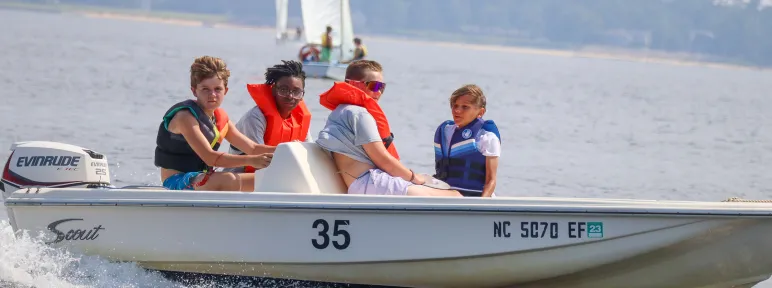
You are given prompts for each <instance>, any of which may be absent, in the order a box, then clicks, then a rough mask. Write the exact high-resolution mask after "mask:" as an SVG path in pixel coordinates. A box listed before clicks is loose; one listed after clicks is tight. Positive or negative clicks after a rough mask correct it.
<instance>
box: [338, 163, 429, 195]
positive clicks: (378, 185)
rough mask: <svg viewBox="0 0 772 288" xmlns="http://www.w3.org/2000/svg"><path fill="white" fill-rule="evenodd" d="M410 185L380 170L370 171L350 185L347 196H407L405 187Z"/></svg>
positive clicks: (410, 184)
mask: <svg viewBox="0 0 772 288" xmlns="http://www.w3.org/2000/svg"><path fill="white" fill-rule="evenodd" d="M412 185H414V184H413V183H410V182H408V181H405V179H402V178H401V177H394V176H391V175H389V173H386V172H384V171H383V170H381V169H370V170H369V171H367V172H365V173H364V174H362V175H360V176H359V177H358V178H357V179H356V180H354V182H352V183H351V186H349V187H348V194H365V195H407V187H410V186H412Z"/></svg>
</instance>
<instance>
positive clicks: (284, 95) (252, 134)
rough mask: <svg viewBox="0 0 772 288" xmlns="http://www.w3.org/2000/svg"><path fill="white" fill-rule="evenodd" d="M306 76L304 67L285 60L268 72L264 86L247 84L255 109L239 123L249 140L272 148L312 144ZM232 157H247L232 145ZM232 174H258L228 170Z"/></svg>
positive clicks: (240, 129)
mask: <svg viewBox="0 0 772 288" xmlns="http://www.w3.org/2000/svg"><path fill="white" fill-rule="evenodd" d="M305 86H306V74H305V72H303V64H302V63H300V62H297V61H282V64H277V65H274V66H273V67H270V68H268V69H267V70H266V71H265V84H247V91H248V92H249V95H250V96H251V97H252V100H253V101H254V102H255V104H256V105H255V107H253V108H252V109H250V110H249V111H247V113H246V114H244V116H242V117H241V119H239V121H238V123H236V128H237V129H239V131H243V133H244V135H246V136H247V137H248V138H249V139H251V140H252V141H254V142H255V143H258V144H265V145H268V146H271V147H275V146H276V145H279V143H284V142H290V141H308V142H310V141H311V137H310V135H309V133H308V129H309V128H310V126H311V112H310V111H309V110H308V108H307V107H306V104H305V102H303V96H304V95H305V90H304V89H305ZM229 152H230V153H231V154H236V155H240V154H244V153H242V152H241V151H240V150H239V149H238V148H236V147H233V145H231V147H230V150H229ZM225 171H229V172H236V173H240V172H247V173H251V172H254V171H255V168H254V167H251V166H246V167H237V168H229V169H226V170H225Z"/></svg>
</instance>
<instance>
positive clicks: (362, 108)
mask: <svg viewBox="0 0 772 288" xmlns="http://www.w3.org/2000/svg"><path fill="white" fill-rule="evenodd" d="M382 71H383V69H382V68H381V65H380V64H379V63H378V62H375V61H371V60H357V61H354V62H352V63H351V64H349V65H348V68H347V69H346V82H336V83H335V84H334V85H333V87H332V88H331V89H330V90H329V91H327V92H325V93H323V94H322V95H320V103H321V104H322V106H324V107H326V108H327V109H330V110H332V112H331V113H330V116H329V117H328V118H327V123H325V126H324V129H322V131H320V132H319V137H318V139H317V140H316V143H317V144H318V145H319V146H321V147H322V148H323V149H325V150H326V151H329V152H331V154H332V157H333V159H334V161H335V165H336V166H337V167H338V170H339V172H340V175H341V177H342V178H343V181H344V182H345V183H346V186H347V187H348V193H350V194H375V195H413V196H456V197H461V194H460V193H458V191H455V190H440V189H434V188H430V187H428V186H422V184H424V183H425V181H426V180H424V179H423V177H422V176H421V175H420V174H416V173H414V172H413V170H410V169H408V168H407V167H405V166H403V165H402V163H400V162H399V155H398V154H397V148H396V145H395V144H394V142H393V140H394V137H393V136H394V135H393V134H392V133H391V131H390V129H389V124H388V122H387V121H386V116H385V115H384V114H383V111H382V110H381V108H380V106H378V100H379V99H380V98H381V96H382V95H383V91H384V90H385V88H386V84H385V83H383V74H382Z"/></svg>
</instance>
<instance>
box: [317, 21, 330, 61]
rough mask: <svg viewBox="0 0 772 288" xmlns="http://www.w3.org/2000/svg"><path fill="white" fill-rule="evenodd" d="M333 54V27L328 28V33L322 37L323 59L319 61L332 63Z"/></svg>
mask: <svg viewBox="0 0 772 288" xmlns="http://www.w3.org/2000/svg"><path fill="white" fill-rule="evenodd" d="M331 53H332V26H327V32H325V33H324V34H323V35H322V57H321V59H320V60H319V61H321V62H330V54H331Z"/></svg>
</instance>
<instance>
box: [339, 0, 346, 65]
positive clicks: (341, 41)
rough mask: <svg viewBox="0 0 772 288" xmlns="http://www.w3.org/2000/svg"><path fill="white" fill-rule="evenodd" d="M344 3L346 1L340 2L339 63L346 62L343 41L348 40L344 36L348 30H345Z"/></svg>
mask: <svg viewBox="0 0 772 288" xmlns="http://www.w3.org/2000/svg"><path fill="white" fill-rule="evenodd" d="M343 1H345V0H340V57H339V60H338V62H341V61H345V60H344V59H343V40H344V39H346V37H343V36H344V33H346V31H345V30H346V29H344V28H343V22H344V21H343Z"/></svg>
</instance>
